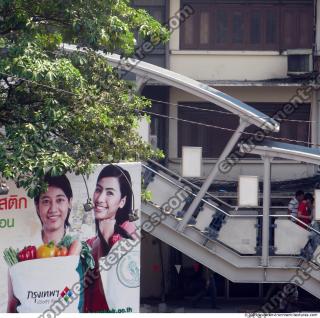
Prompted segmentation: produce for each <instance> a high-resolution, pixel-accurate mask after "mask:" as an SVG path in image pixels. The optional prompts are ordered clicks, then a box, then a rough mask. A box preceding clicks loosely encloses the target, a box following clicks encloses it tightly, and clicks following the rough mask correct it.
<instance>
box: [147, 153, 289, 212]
mask: <svg viewBox="0 0 320 318" xmlns="http://www.w3.org/2000/svg"><path fill="white" fill-rule="evenodd" d="M148 162H151V163H152V164H154V165H156V166H158V167H159V168H160V169H162V170H164V171H165V172H168V173H170V174H171V175H172V176H174V177H176V178H177V179H178V181H179V180H183V181H184V182H185V183H187V184H189V185H190V186H192V187H194V188H195V189H197V190H200V187H199V186H197V185H196V184H194V183H192V182H191V181H189V180H188V179H186V178H184V177H181V176H180V175H179V174H177V173H175V172H174V171H172V170H170V169H168V168H167V167H164V166H162V165H161V164H160V163H158V162H156V161H154V160H152V159H148ZM206 195H208V196H209V197H211V198H212V199H214V200H216V201H218V202H220V203H221V204H223V205H226V206H227V207H228V208H230V209H232V210H235V209H237V208H238V206H236V205H231V204H229V203H227V202H225V201H223V200H221V199H220V198H218V197H216V196H214V195H212V194H211V193H209V192H206ZM262 208H263V207H262V206H261V205H258V206H256V207H255V209H262ZM270 209H287V207H280V206H279V207H278V206H275V207H270Z"/></svg>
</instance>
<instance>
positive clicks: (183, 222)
mask: <svg viewBox="0 0 320 318" xmlns="http://www.w3.org/2000/svg"><path fill="white" fill-rule="evenodd" d="M248 125H249V124H248V123H247V122H246V121H244V120H242V119H240V123H239V126H238V128H237V130H236V131H235V132H234V133H233V135H232V137H231V138H230V140H229V142H228V143H227V145H226V147H225V148H224V150H223V152H222V154H221V155H220V158H219V159H218V161H217V162H216V164H215V165H214V167H213V169H212V170H211V172H210V174H209V176H208V177H207V179H206V181H205V182H204V184H203V185H202V187H201V189H200V190H199V192H198V194H197V196H196V198H195V199H194V200H193V202H192V204H191V205H190V207H189V209H188V211H187V212H186V213H185V215H184V217H183V219H182V220H181V222H180V223H179V225H178V228H177V230H178V231H180V232H182V231H183V230H184V228H185V226H186V225H187V223H188V221H189V220H190V218H191V216H192V215H193V213H194V211H195V210H196V208H197V207H198V206H199V204H200V202H201V200H202V199H203V197H204V196H205V194H206V192H207V191H208V189H209V187H210V185H211V183H212V182H213V180H214V178H215V177H216V176H217V174H218V172H219V168H220V164H221V163H222V162H223V161H224V160H225V159H226V158H227V157H228V155H229V154H230V152H231V151H232V149H233V147H234V146H235V145H236V144H237V142H238V140H239V138H240V136H241V134H242V132H243V131H244V130H245V129H246V127H248Z"/></svg>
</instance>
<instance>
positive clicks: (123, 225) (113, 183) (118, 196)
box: [84, 164, 137, 313]
mask: <svg viewBox="0 0 320 318" xmlns="http://www.w3.org/2000/svg"><path fill="white" fill-rule="evenodd" d="M93 205H94V217H95V223H96V231H97V235H96V236H95V237H93V238H91V239H89V240H88V241H87V243H88V245H89V246H91V247H92V255H93V257H94V260H95V268H94V270H93V271H94V272H95V273H96V274H97V277H96V279H95V280H94V281H93V283H92V284H89V286H87V288H86V289H85V297H84V298H85V304H84V312H86V313H94V312H107V311H108V310H109V306H108V300H107V299H106V297H105V294H104V290H103V284H102V280H101V275H100V272H99V259H100V258H101V257H104V256H106V255H108V253H109V251H110V249H111V248H112V246H113V245H115V244H116V243H117V242H118V241H119V240H122V239H129V240H135V239H137V238H136V237H135V231H136V227H135V225H134V223H133V222H130V220H129V215H130V214H131V213H132V206H133V191H132V183H131V177H130V174H129V173H128V171H126V170H125V169H123V168H121V167H119V166H117V165H112V164H110V165H108V166H106V167H104V168H103V169H102V170H101V172H100V174H99V176H98V179H97V183H96V188H95V191H94V194H93ZM89 274H90V273H88V275H89ZM89 276H90V275H89ZM115 287H116V286H110V288H115Z"/></svg>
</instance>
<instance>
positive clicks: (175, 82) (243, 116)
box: [62, 44, 280, 232]
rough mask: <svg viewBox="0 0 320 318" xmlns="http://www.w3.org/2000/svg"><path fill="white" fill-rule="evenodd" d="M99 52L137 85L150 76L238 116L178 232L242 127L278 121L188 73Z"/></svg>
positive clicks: (266, 126) (270, 127)
mask: <svg viewBox="0 0 320 318" xmlns="http://www.w3.org/2000/svg"><path fill="white" fill-rule="evenodd" d="M62 49H64V50H66V51H70V52H79V51H80V52H83V53H86V51H85V50H82V49H80V48H78V47H77V46H75V45H68V44H63V45H62ZM98 54H99V55H100V56H102V57H105V58H106V59H107V60H108V62H109V63H110V64H111V65H113V66H114V67H117V68H120V69H123V70H125V71H127V72H132V73H134V74H136V75H137V79H138V86H139V87H140V88H141V87H142V85H143V83H145V82H146V81H148V80H149V79H154V80H156V81H159V82H161V83H164V84H166V85H171V86H173V87H176V88H178V89H181V90H183V91H185V92H187V93H189V94H192V95H195V96H197V97H200V98H201V99H203V100H207V101H209V102H211V103H214V104H216V105H218V106H220V107H222V108H224V109H225V110H227V111H229V112H231V113H233V114H235V115H238V116H239V125H238V128H237V129H236V130H235V132H234V133H233V135H232V137H231V139H230V140H229V142H228V143H227V144H226V146H225V148H224V150H223V152H222V154H221V155H220V157H219V159H218V161H217V163H216V164H215V165H214V167H213V168H212V170H211V172H210V174H209V176H208V177H207V179H206V181H205V182H204V184H203V185H202V187H201V189H200V190H199V192H198V194H197V196H196V198H195V199H194V200H193V202H192V204H191V205H190V207H189V208H188V210H187V211H186V213H185V215H184V217H183V219H182V221H181V222H180V224H179V225H178V227H177V230H178V231H181V232H182V231H183V230H184V229H185V227H186V225H187V223H188V221H189V219H190V218H191V216H192V215H193V213H194V211H195V210H196V208H197V207H198V205H199V203H200V202H201V200H202V199H203V197H204V195H205V193H206V192H207V190H208V189H209V187H210V185H211V183H212V182H213V180H214V179H215V177H216V176H217V174H218V173H219V164H220V163H221V162H222V161H223V160H225V159H226V158H227V157H228V155H229V154H230V152H231V151H232V149H233V147H234V146H235V145H236V144H237V142H238V140H239V138H240V137H241V135H242V133H243V132H244V130H245V129H246V128H247V127H248V126H249V125H250V124H252V125H255V126H258V127H260V128H261V129H263V130H267V131H268V132H270V131H273V132H278V131H279V129H280V126H279V123H278V122H277V121H275V120H274V119H273V118H271V117H269V116H267V115H266V114H264V113H262V112H260V111H258V110H256V109H255V108H253V107H251V106H249V105H247V104H245V103H243V102H242V101H240V100H238V99H236V98H234V97H231V96H229V95H227V94H225V93H223V92H221V91H219V90H217V89H214V88H212V87H210V86H208V85H206V84H203V83H200V82H198V81H196V80H194V79H191V78H189V77H187V76H184V75H181V74H178V73H175V72H172V71H170V70H167V69H164V68H162V67H159V66H156V65H153V64H150V63H146V62H143V61H139V60H135V59H121V56H120V55H118V54H106V53H103V52H98Z"/></svg>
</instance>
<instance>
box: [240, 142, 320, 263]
mask: <svg viewBox="0 0 320 318" xmlns="http://www.w3.org/2000/svg"><path fill="white" fill-rule="evenodd" d="M239 148H240V152H242V153H248V151H247V149H250V154H256V155H260V156H261V158H262V159H263V162H264V179H263V222H262V231H263V235H262V258H261V265H262V266H264V267H268V265H269V226H270V193H271V162H272V160H273V158H283V159H289V160H294V161H300V162H301V161H302V162H306V163H311V164H315V165H319V164H320V150H319V149H317V148H308V147H304V146H299V145H293V144H287V143H283V142H276V141H269V140H267V141H264V142H262V143H260V144H259V145H257V146H255V147H252V146H251V145H248V144H240V145H239ZM308 228H310V227H309V226H308Z"/></svg>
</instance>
